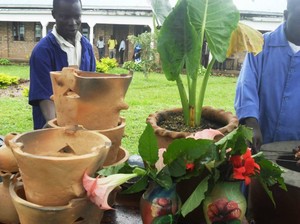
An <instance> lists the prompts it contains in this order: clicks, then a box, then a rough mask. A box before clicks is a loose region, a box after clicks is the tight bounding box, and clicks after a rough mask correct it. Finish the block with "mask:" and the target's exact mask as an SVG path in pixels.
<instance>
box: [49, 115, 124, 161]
mask: <svg viewBox="0 0 300 224" xmlns="http://www.w3.org/2000/svg"><path fill="white" fill-rule="evenodd" d="M48 126H49V127H51V128H59V127H60V126H58V124H57V119H56V118H55V119H53V120H51V121H49V122H48ZM125 126H126V123H125V118H123V117H120V118H119V122H118V125H117V126H116V127H114V128H109V129H103V130H93V131H96V132H98V133H100V134H103V135H105V136H106V137H108V138H109V139H110V140H111V147H110V149H109V152H108V155H107V157H106V160H105V162H104V165H105V166H109V165H112V164H114V163H116V162H119V161H120V159H121V158H120V156H122V155H124V149H121V141H122V138H123V135H124V130H125ZM122 158H123V157H122ZM127 159H128V157H127Z"/></svg>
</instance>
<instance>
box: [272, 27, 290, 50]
mask: <svg viewBox="0 0 300 224" xmlns="http://www.w3.org/2000/svg"><path fill="white" fill-rule="evenodd" d="M285 26H286V23H285V22H284V23H283V24H281V25H280V26H279V27H278V28H277V29H276V30H274V31H273V32H272V33H270V41H269V46H273V47H274V46H275V47H279V46H288V41H287V38H286V35H285V31H284V30H285Z"/></svg>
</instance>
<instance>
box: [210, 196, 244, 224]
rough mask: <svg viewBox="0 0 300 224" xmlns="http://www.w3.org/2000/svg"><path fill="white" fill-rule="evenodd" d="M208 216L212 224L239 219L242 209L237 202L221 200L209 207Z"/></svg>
mask: <svg viewBox="0 0 300 224" xmlns="http://www.w3.org/2000/svg"><path fill="white" fill-rule="evenodd" d="M207 215H208V217H209V219H210V221H211V222H212V223H214V222H225V221H228V220H235V219H239V218H240V216H241V209H240V208H239V206H238V204H237V203H236V202H235V201H228V200H227V198H221V199H218V200H216V201H214V202H213V203H211V204H209V205H208V210H207Z"/></svg>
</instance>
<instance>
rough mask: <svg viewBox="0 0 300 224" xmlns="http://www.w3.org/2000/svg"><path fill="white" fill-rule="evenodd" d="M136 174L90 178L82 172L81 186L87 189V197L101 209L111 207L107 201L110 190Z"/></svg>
mask: <svg viewBox="0 0 300 224" xmlns="http://www.w3.org/2000/svg"><path fill="white" fill-rule="evenodd" d="M136 176H137V174H135V173H133V174H113V175H110V176H108V177H101V178H99V176H98V177H96V178H92V177H90V176H88V175H87V173H86V172H85V173H84V176H83V180H82V182H83V187H84V189H85V190H86V191H87V196H88V197H89V199H90V200H91V201H92V202H93V203H94V204H96V205H97V206H98V207H99V208H100V209H102V210H108V209H112V208H111V207H110V206H109V205H108V203H107V200H108V196H109V194H110V192H111V191H112V190H113V189H115V188H116V187H118V186H120V185H121V184H123V183H125V182H126V181H128V180H130V179H131V178H133V177H136Z"/></svg>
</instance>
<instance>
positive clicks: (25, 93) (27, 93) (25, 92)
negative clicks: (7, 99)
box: [22, 87, 29, 97]
mask: <svg viewBox="0 0 300 224" xmlns="http://www.w3.org/2000/svg"><path fill="white" fill-rule="evenodd" d="M22 95H23V96H24V97H28V96H29V88H28V87H24V88H23V91H22Z"/></svg>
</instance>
